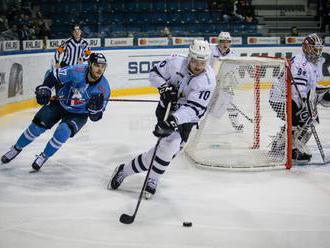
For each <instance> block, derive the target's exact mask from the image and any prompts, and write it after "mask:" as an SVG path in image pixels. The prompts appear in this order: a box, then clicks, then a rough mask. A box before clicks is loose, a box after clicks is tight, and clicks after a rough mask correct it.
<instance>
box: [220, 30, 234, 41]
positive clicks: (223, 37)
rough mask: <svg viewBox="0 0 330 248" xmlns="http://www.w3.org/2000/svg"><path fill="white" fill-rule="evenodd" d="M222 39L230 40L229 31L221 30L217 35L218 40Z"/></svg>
mask: <svg viewBox="0 0 330 248" xmlns="http://www.w3.org/2000/svg"><path fill="white" fill-rule="evenodd" d="M223 40H226V41H230V42H231V35H230V33H228V32H221V33H220V34H219V35H218V42H220V41H223Z"/></svg>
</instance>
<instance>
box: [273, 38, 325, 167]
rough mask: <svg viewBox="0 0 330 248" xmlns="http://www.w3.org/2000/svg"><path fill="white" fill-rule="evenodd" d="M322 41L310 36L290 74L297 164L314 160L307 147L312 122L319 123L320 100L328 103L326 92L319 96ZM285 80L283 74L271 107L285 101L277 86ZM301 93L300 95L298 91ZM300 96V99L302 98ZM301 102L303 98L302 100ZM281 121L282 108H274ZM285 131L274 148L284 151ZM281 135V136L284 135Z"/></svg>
mask: <svg viewBox="0 0 330 248" xmlns="http://www.w3.org/2000/svg"><path fill="white" fill-rule="evenodd" d="M322 49H323V42H322V40H321V39H320V37H319V36H318V35H317V34H310V35H308V36H307V37H306V38H305V39H304V41H303V44H302V52H301V53H299V54H296V55H295V56H293V57H292V59H291V74H292V89H291V92H292V159H293V160H294V161H296V162H297V164H303V163H306V162H309V161H310V160H311V157H312V154H311V153H310V152H309V149H308V148H307V146H306V144H307V142H308V140H309V139H310V137H311V135H312V133H311V130H310V123H311V122H318V116H317V111H316V105H317V100H318V99H319V100H320V101H322V102H323V103H324V102H327V92H324V93H323V95H322V96H319V98H318V97H317V96H316V89H317V85H316V83H317V82H318V81H320V79H321V76H322V74H321V73H322V71H321V54H322ZM283 81H284V78H283V73H281V75H280V76H279V77H278V79H277V80H276V81H275V84H274V85H273V87H272V90H271V95H270V104H271V105H272V106H275V105H277V106H278V103H279V102H280V101H281V99H282V101H284V100H285V92H283V90H281V89H283V86H282V87H280V86H279V87H277V86H276V84H279V83H281V82H283ZM297 89H298V91H299V93H298V91H297ZM299 95H300V96H299ZM300 97H301V98H302V99H301V98H300ZM323 98H324V99H323ZM273 109H274V110H275V111H277V114H278V116H279V117H280V118H281V116H283V114H284V113H283V112H284V111H285V109H284V107H283V108H276V109H275V107H273ZM284 131H285V130H284V129H283V130H281V132H280V133H278V135H277V137H276V138H275V140H274V142H273V144H272V150H273V149H278V150H279V149H281V148H280V146H283V145H284V143H283V142H284V141H283V139H282V137H283V136H284ZM281 133H282V134H281Z"/></svg>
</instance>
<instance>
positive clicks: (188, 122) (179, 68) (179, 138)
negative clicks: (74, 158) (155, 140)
mask: <svg viewBox="0 0 330 248" xmlns="http://www.w3.org/2000/svg"><path fill="white" fill-rule="evenodd" d="M210 55H211V51H210V46H209V43H208V42H207V41H201V40H195V41H194V42H193V44H192V45H191V46H190V47H189V55H188V57H185V56H181V55H173V56H170V57H168V58H166V59H165V60H164V61H162V62H160V63H158V64H157V65H156V66H154V67H153V69H152V70H151V72H150V75H149V80H150V83H151V85H152V86H154V87H157V88H158V89H159V93H160V101H159V104H158V106H157V109H156V116H157V120H158V123H157V125H156V126H155V130H154V132H153V133H154V135H155V136H156V137H162V138H161V140H160V142H159V146H158V149H157V151H156V156H155V159H154V161H153V164H152V169H151V171H150V176H149V178H148V181H147V185H146V188H145V191H146V193H149V194H150V195H153V194H155V191H156V187H157V184H158V181H159V178H160V176H161V175H162V174H164V172H165V170H166V169H167V168H168V167H169V164H170V162H171V160H172V159H173V158H174V157H175V156H176V154H177V153H178V152H179V151H180V150H181V149H182V148H183V146H184V144H185V143H186V142H187V139H188V136H189V134H190V131H191V129H192V127H193V126H194V125H197V123H198V122H199V120H200V118H201V117H202V116H203V115H204V114H205V112H206V110H207V105H208V103H209V100H210V98H211V95H212V92H213V89H214V87H215V80H216V79H215V74H214V72H213V70H212V68H211V67H210V65H209V64H208V61H209V58H210ZM169 102H171V103H172V106H173V108H171V111H170V114H169V117H168V118H167V120H166V121H164V120H163V118H164V116H165V111H166V107H167V105H168V103H169ZM154 149H155V146H154V147H152V148H151V149H150V150H149V151H147V152H145V153H142V154H140V155H138V156H136V157H135V158H134V159H133V160H132V161H130V162H128V163H126V164H121V165H120V166H118V167H117V168H116V169H115V171H114V174H113V176H112V179H111V180H110V182H109V185H108V189H117V188H118V187H119V186H120V185H121V183H122V182H123V180H124V179H125V178H126V177H127V176H130V175H133V174H136V173H140V172H144V171H147V170H148V168H149V166H150V163H151V159H152V155H153V152H154Z"/></svg>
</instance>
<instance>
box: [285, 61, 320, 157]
mask: <svg viewBox="0 0 330 248" xmlns="http://www.w3.org/2000/svg"><path fill="white" fill-rule="evenodd" d="M288 71H289V74H290V77H291V79H292V82H293V85H294V87H295V89H296V91H297V93H298V97H299V100H300V102H301V103H303V99H302V96H301V94H300V91H299V89H298V86H297V83H296V81H295V80H294V78H293V76H292V73H291V70H290V68H288ZM308 113H309V111H308ZM311 119H312V116H311V113H309V118H308V121H309V120H311ZM307 123H308V122H307V121H306V124H307ZM309 126H310V127H311V130H312V133H313V136H314V139H315V142H316V144H317V148H318V149H319V152H320V155H321V157H322V161H323V163H325V155H324V150H323V147H322V144H321V141H320V138H319V136H318V134H317V132H316V128H315V126H314V123H313V121H311V122H310V123H309Z"/></svg>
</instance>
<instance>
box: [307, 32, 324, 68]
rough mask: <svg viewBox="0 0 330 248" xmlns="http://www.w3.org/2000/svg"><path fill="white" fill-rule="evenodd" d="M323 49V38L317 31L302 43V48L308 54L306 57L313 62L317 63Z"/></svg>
mask: <svg viewBox="0 0 330 248" xmlns="http://www.w3.org/2000/svg"><path fill="white" fill-rule="evenodd" d="M322 49H323V41H322V39H321V38H320V37H319V36H318V35H317V34H315V33H313V34H310V35H308V36H307V37H306V38H305V39H304V41H303V45H302V50H303V52H304V54H305V56H306V59H307V60H308V61H309V62H312V63H313V64H316V63H317V62H318V61H319V59H320V57H321V55H322Z"/></svg>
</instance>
